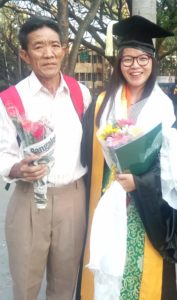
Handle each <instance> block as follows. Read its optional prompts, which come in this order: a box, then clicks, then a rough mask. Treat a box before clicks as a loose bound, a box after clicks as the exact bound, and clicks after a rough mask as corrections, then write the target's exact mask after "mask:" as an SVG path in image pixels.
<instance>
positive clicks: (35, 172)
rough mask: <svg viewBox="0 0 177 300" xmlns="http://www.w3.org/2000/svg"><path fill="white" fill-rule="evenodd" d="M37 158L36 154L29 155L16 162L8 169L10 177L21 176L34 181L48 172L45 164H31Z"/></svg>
mask: <svg viewBox="0 0 177 300" xmlns="http://www.w3.org/2000/svg"><path fill="white" fill-rule="evenodd" d="M37 159H39V157H38V156H36V155H30V156H28V157H26V158H24V159H22V160H21V162H19V163H16V164H15V165H13V167H12V168H11V170H10V174H9V177H10V178H12V179H13V178H22V179H23V180H25V181H30V182H31V181H35V180H38V179H41V178H43V177H44V176H45V175H47V173H48V167H47V165H46V164H39V165H37V166H36V165H33V162H34V161H35V160H37Z"/></svg>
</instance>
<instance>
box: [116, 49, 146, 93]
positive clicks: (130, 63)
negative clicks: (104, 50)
mask: <svg viewBox="0 0 177 300" xmlns="http://www.w3.org/2000/svg"><path fill="white" fill-rule="evenodd" d="M120 68H121V71H122V74H123V76H124V78H125V80H126V82H127V83H128V85H129V86H130V87H133V88H136V87H137V88H140V87H141V88H143V87H144V85H145V83H146V81H147V80H148V78H149V76H150V75H151V72H152V58H151V56H150V55H149V54H147V53H146V52H143V51H141V50H138V49H134V48H125V49H124V50H123V53H122V58H121V63H120Z"/></svg>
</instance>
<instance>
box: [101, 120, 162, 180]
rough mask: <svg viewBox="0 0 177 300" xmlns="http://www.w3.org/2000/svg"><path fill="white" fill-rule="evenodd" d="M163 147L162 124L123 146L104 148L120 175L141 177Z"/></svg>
mask: <svg viewBox="0 0 177 300" xmlns="http://www.w3.org/2000/svg"><path fill="white" fill-rule="evenodd" d="M161 145H162V124H161V123H160V124H158V125H157V126H155V127H154V128H153V129H151V130H150V131H148V132H147V133H145V134H144V135H141V136H139V137H137V138H135V139H133V140H132V141H130V142H128V143H127V144H123V145H121V146H118V147H117V148H115V147H108V146H105V141H104V145H103V143H102V146H103V151H104V154H106V156H107V157H108V156H109V158H108V161H112V165H115V166H116V167H117V169H118V172H120V173H132V174H134V175H140V174H143V173H145V172H147V170H148V169H149V168H150V167H151V165H152V163H153V162H154V160H155V158H156V156H157V155H158V153H159V151H160V147H161Z"/></svg>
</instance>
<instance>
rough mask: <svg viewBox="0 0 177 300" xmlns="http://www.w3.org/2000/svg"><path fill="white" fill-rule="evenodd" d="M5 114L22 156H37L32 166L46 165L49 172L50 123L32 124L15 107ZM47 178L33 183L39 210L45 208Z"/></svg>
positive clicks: (51, 139) (50, 155) (39, 122)
mask: <svg viewBox="0 0 177 300" xmlns="http://www.w3.org/2000/svg"><path fill="white" fill-rule="evenodd" d="M7 112H8V115H9V116H10V118H11V120H12V122H13V124H14V125H15V128H16V130H17V134H18V137H17V139H18V140H19V143H20V145H21V146H22V147H23V153H24V155H30V154H36V155H39V159H38V160H36V161H34V162H33V164H34V165H38V164H47V166H48V169H49V172H50V169H51V167H52V166H53V164H54V157H53V152H54V146H55V133H54V130H53V127H52V125H51V123H50V122H49V121H48V120H47V119H44V118H42V119H41V120H39V121H37V122H32V121H30V120H28V119H26V117H25V115H21V114H19V111H18V109H17V108H16V107H15V106H11V105H10V106H8V107H7ZM47 178H48V175H46V176H44V177H43V178H42V179H40V180H36V181H34V182H33V187H34V199H35V202H36V205H37V208H39V209H42V208H45V207H46V206H47Z"/></svg>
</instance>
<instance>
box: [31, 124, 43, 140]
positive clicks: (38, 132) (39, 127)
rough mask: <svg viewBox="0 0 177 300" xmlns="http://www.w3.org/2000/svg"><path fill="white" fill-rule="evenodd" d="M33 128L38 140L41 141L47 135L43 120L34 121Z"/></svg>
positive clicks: (34, 135) (33, 133)
mask: <svg viewBox="0 0 177 300" xmlns="http://www.w3.org/2000/svg"><path fill="white" fill-rule="evenodd" d="M33 125H34V127H33V129H32V135H33V137H34V138H35V139H36V140H37V141H41V140H42V139H43V138H44V137H45V132H46V130H45V127H44V125H43V124H42V123H41V122H34V123H33Z"/></svg>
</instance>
